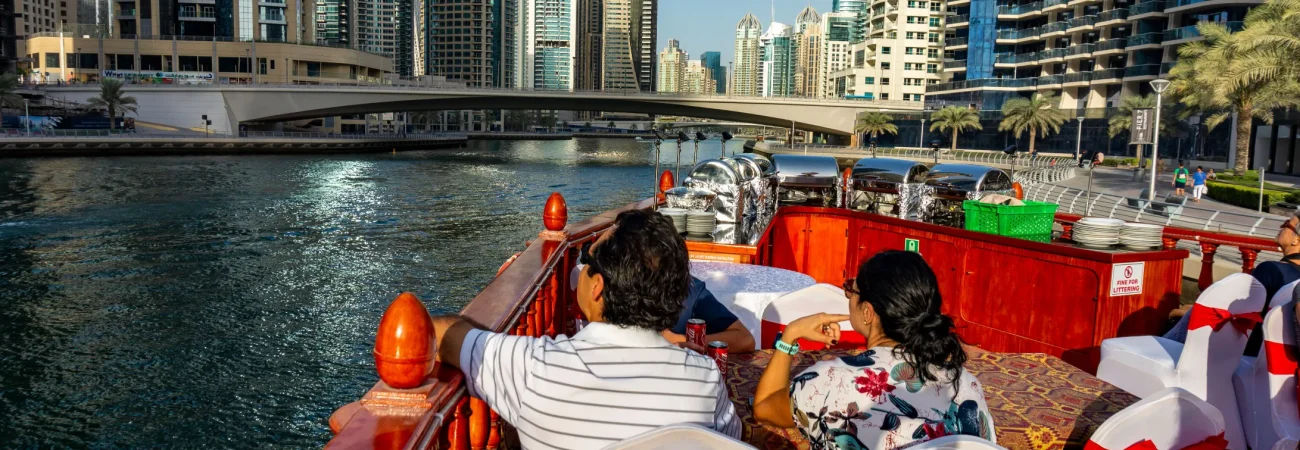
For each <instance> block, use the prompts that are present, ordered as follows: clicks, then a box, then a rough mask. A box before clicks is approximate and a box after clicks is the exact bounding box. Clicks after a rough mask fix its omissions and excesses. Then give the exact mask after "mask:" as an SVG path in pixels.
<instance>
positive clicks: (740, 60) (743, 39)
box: [728, 14, 763, 97]
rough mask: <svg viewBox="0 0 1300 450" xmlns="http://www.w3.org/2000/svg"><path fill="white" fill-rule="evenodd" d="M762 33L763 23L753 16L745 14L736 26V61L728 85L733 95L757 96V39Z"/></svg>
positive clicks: (758, 63)
mask: <svg viewBox="0 0 1300 450" xmlns="http://www.w3.org/2000/svg"><path fill="white" fill-rule="evenodd" d="M762 33H763V23H762V22H759V21H758V17H756V16H754V15H753V14H745V17H744V18H742V19H740V23H737V24H736V61H735V63H734V66H735V67H734V68H733V69H732V73H731V82H730V83H729V84H728V87H729V88H731V91H730V92H731V93H732V94H734V95H741V96H755V97H756V96H758V91H759V88H758V72H759V65H760V61H759V53H758V38H759V37H760V36H761V34H762Z"/></svg>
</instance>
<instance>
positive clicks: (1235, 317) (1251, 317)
mask: <svg viewBox="0 0 1300 450" xmlns="http://www.w3.org/2000/svg"><path fill="white" fill-rule="evenodd" d="M1189 314H1191V317H1190V318H1189V319H1188V322H1187V329H1188V330H1195V329H1197V328H1204V327H1212V328H1214V331H1219V330H1221V329H1223V325H1224V324H1226V323H1232V327H1233V328H1236V329H1237V332H1239V333H1241V334H1247V333H1249V332H1250V330H1253V329H1255V326H1256V325H1259V324H1261V323H1264V317H1263V316H1261V315H1260V314H1259V313H1258V312H1248V313H1241V314H1233V313H1232V312H1231V311H1228V310H1226V309H1219V308H1213V307H1209V306H1204V305H1201V304H1199V303H1198V304H1195V305H1192V312H1191V313H1189Z"/></svg>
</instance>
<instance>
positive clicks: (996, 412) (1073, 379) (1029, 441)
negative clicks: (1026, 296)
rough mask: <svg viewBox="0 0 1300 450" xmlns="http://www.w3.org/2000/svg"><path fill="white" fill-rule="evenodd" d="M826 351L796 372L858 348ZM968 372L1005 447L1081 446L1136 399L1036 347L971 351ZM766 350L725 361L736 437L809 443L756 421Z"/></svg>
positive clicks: (809, 355)
mask: <svg viewBox="0 0 1300 450" xmlns="http://www.w3.org/2000/svg"><path fill="white" fill-rule="evenodd" d="M856 353H858V351H844V350H830V351H816V352H804V353H801V354H799V355H798V357H797V361H796V363H795V365H796V368H795V370H794V371H793V372H792V373H799V372H800V371H802V370H803V369H804V368H806V367H808V366H811V365H812V364H813V363H814V362H816V361H820V360H822V359H827V358H835V357H839V356H846V355H851V354H856ZM969 355H970V359H969V360H968V361H967V362H966V370H969V371H970V372H971V373H972V374H973V375H975V377H976V378H978V379H979V380H980V384H982V385H983V387H984V398H985V400H986V401H987V402H988V406H989V412H990V413H992V415H993V424H994V431H995V432H996V434H997V440H998V445H1001V446H1003V447H1006V448H1010V449H1034V450H1046V449H1059V448H1066V447H1067V446H1068V447H1070V448H1080V447H1082V446H1083V444H1084V442H1086V441H1087V440H1088V437H1089V436H1091V435H1092V433H1093V432H1094V431H1096V429H1097V427H1098V426H1100V425H1101V423H1102V422H1105V420H1106V419H1107V418H1109V417H1110V416H1111V415H1114V414H1115V413H1117V412H1119V411H1120V410H1122V409H1124V407H1126V406H1128V405H1131V404H1133V403H1135V402H1137V401H1138V398H1137V397H1134V396H1133V395H1130V394H1128V393H1126V392H1124V391H1121V390H1120V389H1119V388H1116V387H1114V386H1111V385H1110V384H1107V383H1106V382H1104V381H1101V380H1100V379H1098V378H1096V377H1094V376H1092V375H1089V374H1087V373H1086V372H1084V371H1082V370H1079V369H1078V368H1077V367H1074V366H1072V365H1070V364H1068V363H1066V362H1065V361H1062V360H1060V359H1059V358H1056V357H1053V356H1050V355H1045V354H1042V353H991V352H982V351H978V350H974V351H970V353H969ZM771 357H772V351H771V350H760V351H757V352H754V353H751V354H733V355H731V356H730V359H729V360H728V371H727V387H728V389H729V391H730V393H731V401H732V403H734V404H735V405H736V414H738V415H739V416H740V417H741V418H742V420H743V421H744V423H743V431H742V436H741V438H742V440H744V441H745V442H748V443H749V444H750V445H753V446H755V447H758V448H762V449H801V450H802V449H807V448H808V441H807V440H805V439H803V437H802V436H800V435H799V432H798V431H796V430H794V429H781V428H772V427H767V426H764V425H759V424H758V422H756V421H754V417H753V409H752V408H751V406H750V404H749V401H750V398H751V397H753V396H754V388H755V387H757V386H758V379H759V377H760V376H761V375H762V373H763V369H764V368H766V367H767V364H768V361H770V360H771Z"/></svg>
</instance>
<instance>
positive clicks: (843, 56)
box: [816, 13, 858, 98]
mask: <svg viewBox="0 0 1300 450" xmlns="http://www.w3.org/2000/svg"><path fill="white" fill-rule="evenodd" d="M857 21H858V17H857V15H856V14H853V13H826V14H822V27H821V28H822V68H821V74H820V76H821V80H820V81H821V85H820V86H818V87H817V93H816V96H817V97H820V98H826V97H835V96H837V93H836V91H835V84H834V79H833V77H832V75H831V74H834V73H835V72H838V71H841V70H845V69H847V68H849V63H850V62H851V60H852V59H853V54H852V50H851V47H850V46H851V45H852V43H853V29H854V27H855V26H856V23H857Z"/></svg>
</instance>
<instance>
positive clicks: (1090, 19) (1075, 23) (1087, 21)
mask: <svg viewBox="0 0 1300 450" xmlns="http://www.w3.org/2000/svg"><path fill="white" fill-rule="evenodd" d="M1096 23H1097V16H1083V17H1075V18H1073V19H1070V22H1069V24H1070V25H1069V28H1068V29H1066V31H1067V32H1071V31H1075V30H1079V29H1085V28H1092V26H1093V25H1095V24H1096Z"/></svg>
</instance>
